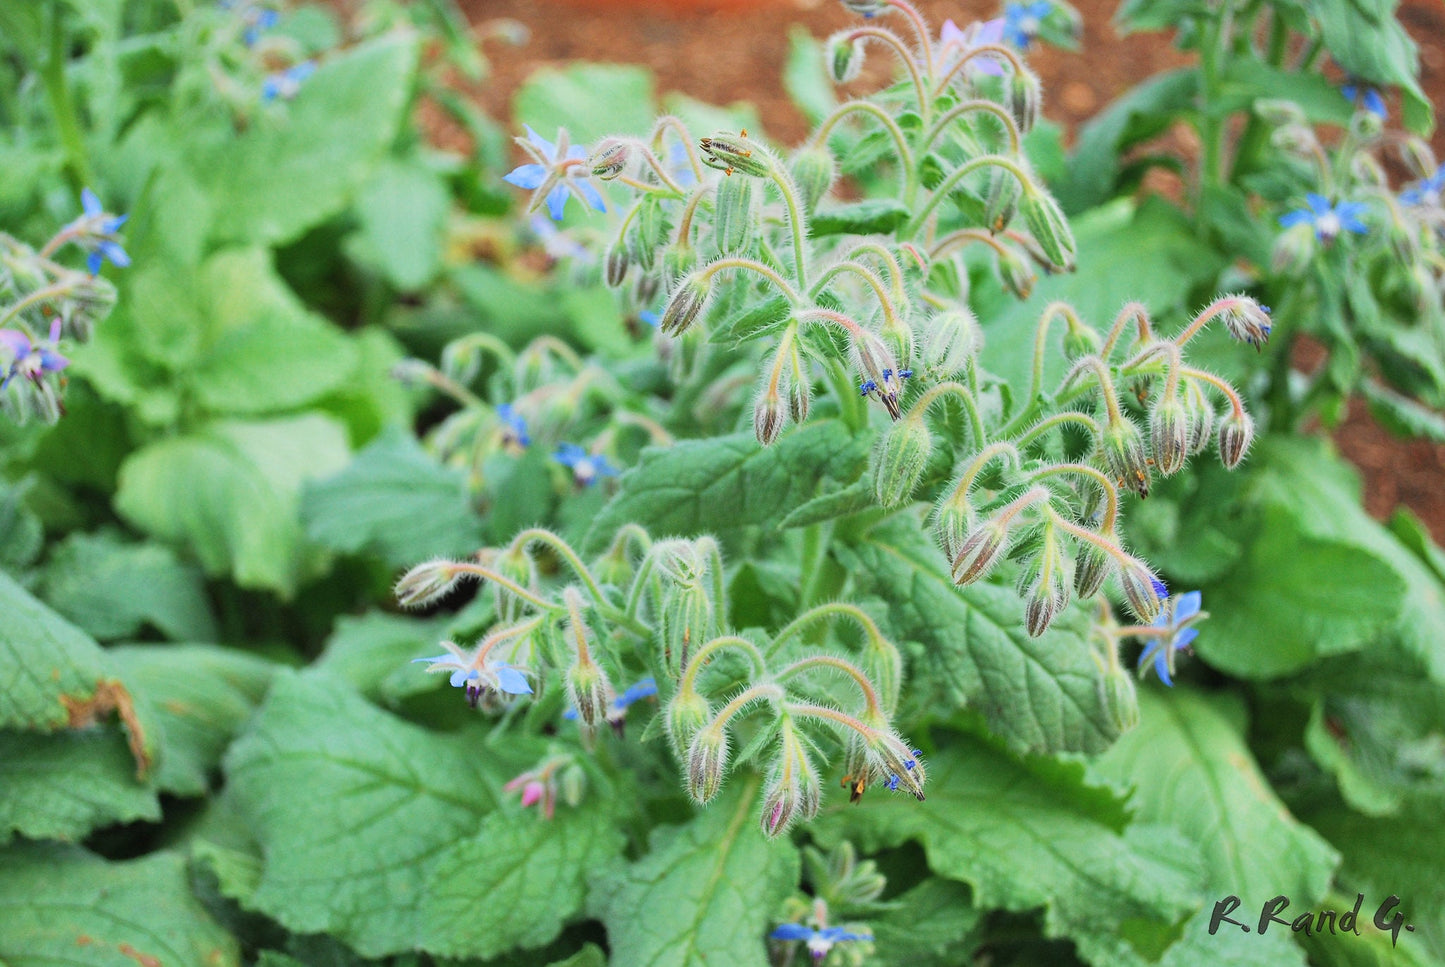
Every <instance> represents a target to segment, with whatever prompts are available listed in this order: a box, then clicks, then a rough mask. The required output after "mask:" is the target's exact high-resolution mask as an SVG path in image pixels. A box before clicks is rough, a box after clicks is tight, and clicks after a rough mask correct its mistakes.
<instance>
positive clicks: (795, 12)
mask: <svg viewBox="0 0 1445 967" xmlns="http://www.w3.org/2000/svg"><path fill="white" fill-rule="evenodd" d="M916 2H917V3H918V6H919V7H920V8H921V9H922V10H923V12H924V14H925V15H926V16H927V17H928V18H929V20H930V21H931V22H932V23H934V24H935V25H937V24H940V23H942V22H943V20H945V19H948V18H951V19H953V20H954V21H955V22H956V23H958V24H960V25H963V24H965V23H967V22H969V21H972V20H979V19H985V18H987V17H989V16H993V15H994V14H995V13H996V11H997V9H998V4H995V3H977V2H968V3H960V2H943V0H916ZM461 3H462V5H463V7H464V9H465V10H466V12H467V15H468V17H469V18H470V19H471V20H472V22H473V23H479V22H481V21H485V20H491V19H494V18H499V17H509V18H513V19H516V20H518V21H520V22H521V23H523V24H524V25H525V26H526V27H527V28H528V31H529V32H530V39H529V40H528V42H527V43H526V44H524V45H522V46H520V47H507V46H504V45H501V44H496V43H490V44H488V46H487V54H488V57H489V59H490V61H491V74H490V76H489V78H488V80H487V82H486V84H485V86H484V87H482V88H480V89H479V90H478V92H477V96H478V98H479V100H480V101H481V102H482V103H483V105H484V106H485V107H486V108H487V109H488V111H489V112H490V113H491V114H492V116H494V117H497V118H502V119H508V118H509V105H510V101H511V96H512V93H513V92H514V91H515V90H516V88H517V86H518V85H519V84H520V83H521V82H522V81H523V80H524V79H525V78H526V77H527V76H528V75H529V74H531V72H532V71H534V70H536V69H537V68H539V67H543V66H547V65H552V66H560V65H562V64H565V63H566V62H567V61H570V60H590V61H604V62H617V63H637V64H644V65H646V66H648V67H650V68H651V69H652V70H653V71H654V72H655V73H656V75H657V78H658V87H659V89H660V90H664V91H666V90H676V91H682V92H684V93H686V94H689V95H691V96H693V97H696V98H699V99H701V100H704V101H708V102H710V103H715V104H727V103H730V102H733V101H740V100H741V101H748V102H751V103H752V104H753V105H755V106H756V107H757V110H758V113H759V116H760V117H761V118H762V121H763V126H764V128H765V129H766V131H767V133H768V136H769V137H770V138H772V139H774V140H775V141H777V142H779V143H782V144H792V143H795V142H797V141H798V140H800V139H801V138H802V137H803V136H804V135H805V134H806V133H807V126H806V123H805V121H804V120H803V117H802V115H801V114H800V113H799V112H798V110H797V109H796V108H795V107H794V106H793V104H792V102H791V101H790V100H789V99H788V96H787V94H786V93H785V92H784V90H783V87H782V83H781V78H782V68H783V61H784V58H785V57H786V55H787V50H788V39H787V38H788V31H789V29H790V28H791V27H792V25H794V24H800V25H802V26H803V27H805V28H806V29H807V30H808V31H809V32H810V33H812V34H813V35H814V36H816V37H825V36H827V35H828V34H829V33H831V32H832V31H834V30H837V29H839V28H841V27H843V26H845V25H847V24H849V23H851V22H854V19H855V18H854V17H853V15H851V14H849V13H847V12H846V11H845V10H844V9H843V8H842V6H841V4H839V3H838V2H837V0H461ZM1075 6H1076V7H1077V8H1078V9H1079V12H1080V13H1081V14H1082V15H1083V18H1084V36H1083V44H1082V49H1081V50H1080V51H1079V52H1070V51H1064V50H1056V49H1049V48H1041V49H1037V50H1036V51H1035V52H1033V53H1032V54H1031V56H1030V62H1031V63H1032V65H1033V66H1034V68H1035V69H1036V70H1037V71H1038V72H1039V74H1040V76H1041V77H1042V78H1043V81H1044V88H1045V92H1046V95H1045V105H1044V113H1045V115H1047V116H1048V117H1049V118H1051V119H1053V120H1054V121H1056V122H1058V123H1060V124H1062V125H1064V127H1065V131H1066V134H1071V132H1072V131H1073V130H1074V128H1075V127H1076V126H1077V125H1078V124H1079V123H1081V122H1083V121H1086V120H1088V118H1089V117H1091V116H1092V115H1093V114H1095V113H1096V112H1097V111H1099V110H1100V109H1101V108H1103V107H1104V106H1105V105H1107V104H1108V103H1109V102H1110V101H1111V100H1113V99H1114V98H1116V97H1118V96H1119V95H1120V94H1122V93H1123V92H1124V91H1126V90H1127V89H1128V88H1129V87H1131V86H1132V85H1133V84H1135V83H1137V82H1138V81H1139V80H1140V79H1142V78H1144V77H1147V76H1149V75H1151V74H1154V73H1156V72H1158V71H1161V70H1167V69H1169V68H1171V67H1176V66H1179V65H1181V64H1185V63H1188V58H1187V55H1185V54H1182V53H1181V52H1179V51H1178V50H1175V49H1174V48H1173V47H1172V46H1171V45H1170V44H1169V42H1168V39H1167V37H1166V36H1165V35H1163V34H1133V35H1129V36H1120V35H1119V34H1118V32H1116V31H1115V29H1114V27H1113V24H1112V16H1113V13H1114V10H1115V9H1116V8H1117V6H1118V4H1117V0H1102V2H1101V0H1076V2H1075ZM1401 19H1402V21H1403V22H1404V23H1405V25H1406V27H1407V29H1409V31H1410V33H1411V34H1412V36H1413V37H1414V38H1415V40H1416V41H1417V42H1418V43H1419V44H1420V58H1421V63H1422V68H1423V80H1424V85H1425V90H1426V93H1427V94H1428V95H1429V96H1430V99H1431V101H1432V102H1433V103H1434V104H1435V105H1437V107H1438V106H1440V105H1445V4H1442V3H1440V2H1439V0H1409V2H1406V3H1405V4H1403V7H1402V13H1401ZM870 61H871V62H872V63H871V64H870V65H869V66H870V68H871V69H873V70H875V71H876V70H888V69H890V68H891V65H890V64H889V63H888V62H887V59H886V58H883V57H874V58H870ZM877 79H878V78H876V77H875V78H868V77H865V78H863V79H861V80H860V81H857V82H855V84H856V85H857V87H858V90H859V92H860V93H861V92H866V91H867V90H870V89H871V86H872V85H874V84H876V80H877ZM520 123H521V119H515V120H514V121H513V126H514V127H519V126H520ZM1434 145H1435V150H1436V152H1437V154H1439V155H1441V156H1442V157H1445V129H1439V130H1437V131H1436V133H1435V137H1434ZM1186 147H1187V145H1186ZM1165 190H1167V186H1166V187H1165ZM1334 439H1335V442H1336V444H1337V445H1338V446H1339V448H1340V450H1341V452H1342V453H1343V454H1344V455H1345V456H1346V457H1348V458H1349V459H1350V460H1351V461H1353V462H1354V464H1355V465H1356V466H1357V467H1359V469H1360V471H1361V473H1362V474H1363V476H1364V481H1365V506H1366V507H1367V508H1368V510H1369V511H1370V513H1371V514H1373V515H1375V516H1376V517H1379V518H1382V519H1383V518H1386V517H1388V516H1389V515H1390V514H1391V513H1392V512H1393V511H1394V509H1395V508H1396V507H1397V506H1400V505H1404V506H1407V507H1409V508H1410V509H1412V510H1413V511H1414V512H1415V513H1416V514H1418V515H1419V516H1420V517H1421V518H1423V519H1424V520H1425V522H1426V524H1427V525H1428V526H1429V528H1430V530H1431V532H1432V533H1433V534H1434V537H1435V540H1436V541H1437V542H1441V543H1445V445H1436V444H1430V443H1426V442H1422V441H1401V440H1397V439H1394V438H1393V437H1391V436H1390V435H1389V434H1388V433H1386V432H1385V431H1384V430H1383V429H1382V428H1381V427H1380V426H1379V425H1378V424H1377V423H1375V421H1374V420H1372V419H1371V418H1370V416H1369V414H1368V413H1367V412H1366V411H1365V408H1364V406H1363V405H1361V404H1359V403H1356V404H1355V405H1352V406H1351V407H1350V410H1349V415H1348V417H1347V418H1346V419H1345V421H1344V422H1343V424H1342V425H1341V426H1340V427H1338V428H1337V429H1336V431H1335V433H1334Z"/></svg>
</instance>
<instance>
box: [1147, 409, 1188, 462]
mask: <svg viewBox="0 0 1445 967" xmlns="http://www.w3.org/2000/svg"><path fill="white" fill-rule="evenodd" d="M1190 437H1191V433H1190V429H1189V410H1188V409H1186V408H1185V406H1184V403H1183V402H1182V401H1181V400H1180V399H1179V398H1178V397H1177V396H1170V397H1165V398H1164V399H1162V400H1160V401H1159V403H1158V405H1156V406H1155V407H1154V412H1153V413H1151V414H1149V443H1150V445H1151V447H1152V449H1153V451H1154V466H1156V467H1158V468H1159V472H1160V473H1161V474H1163V475H1164V476H1166V477H1168V476H1170V475H1172V474H1176V473H1178V472H1179V471H1180V470H1181V469H1183V467H1184V461H1185V459H1186V458H1187V457H1188V456H1189V442H1190Z"/></svg>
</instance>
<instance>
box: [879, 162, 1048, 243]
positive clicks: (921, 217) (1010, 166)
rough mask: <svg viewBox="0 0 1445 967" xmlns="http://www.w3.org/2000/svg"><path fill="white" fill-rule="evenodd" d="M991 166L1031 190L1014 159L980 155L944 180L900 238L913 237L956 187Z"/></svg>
mask: <svg viewBox="0 0 1445 967" xmlns="http://www.w3.org/2000/svg"><path fill="white" fill-rule="evenodd" d="M989 165H992V166H994V167H996V168H1003V169H1004V170H1005V171H1007V172H1009V173H1010V174H1012V175H1013V176H1014V177H1015V178H1017V179H1018V181H1019V184H1020V185H1022V186H1023V188H1024V190H1025V191H1029V190H1030V188H1031V182H1030V179H1029V175H1028V172H1027V171H1025V170H1024V168H1023V166H1022V165H1020V164H1019V163H1018V162H1016V161H1015V160H1013V159H1012V158H1006V157H1004V156H1003V155H1001V154H984V155H979V156H978V157H977V158H973V159H972V160H969V161H966V162H964V163H963V164H961V165H959V166H958V167H957V168H955V169H953V171H952V172H951V173H950V174H949V175H948V177H947V178H945V179H943V182H942V183H941V184H940V185H939V186H938V187H937V188H935V189H934V190H933V192H932V193H931V194H930V195H929V196H928V201H926V202H924V203H923V207H922V208H920V209H919V210H918V211H917V212H916V213H915V214H914V215H913V217H912V218H910V219H909V220H908V223H907V224H906V225H904V226H903V228H902V229H901V230H900V231H899V233H898V234H899V236H900V237H903V238H908V237H911V236H912V235H913V233H914V232H916V231H918V228H919V226H921V225H922V224H923V223H924V222H925V221H927V220H928V217H929V216H930V215H931V214H933V209H935V208H937V207H938V203H939V202H941V201H942V200H943V199H944V198H946V197H947V196H948V193H949V192H950V191H952V190H953V186H954V185H956V184H958V183H959V182H960V181H961V180H963V179H964V178H965V177H967V176H968V175H970V174H972V173H973V172H974V171H977V170H978V169H979V168H984V167H987V166H989Z"/></svg>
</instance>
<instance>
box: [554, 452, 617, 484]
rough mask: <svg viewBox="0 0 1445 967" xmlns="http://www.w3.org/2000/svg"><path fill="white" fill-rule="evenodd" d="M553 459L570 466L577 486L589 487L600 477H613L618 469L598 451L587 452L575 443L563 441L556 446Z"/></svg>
mask: <svg viewBox="0 0 1445 967" xmlns="http://www.w3.org/2000/svg"><path fill="white" fill-rule="evenodd" d="M553 457H554V459H555V460H556V461H557V462H558V463H560V464H562V466H564V467H571V468H572V476H573V478H574V479H575V480H576V481H577V484H578V486H581V487H590V486H592V485H593V484H594V483H596V482H597V480H598V478H600V477H615V476H617V474H618V470H617V468H616V467H614V466H613V465H612V464H611V463H609V462H608V461H607V458H606V457H604V456H603V455H602V454H600V453H588V452H587V451H586V450H584V449H582V448H581V447H579V446H578V445H577V444H575V443H564V444H562V445H561V446H560V447H558V448H557V452H556V453H555V454H554V455H553Z"/></svg>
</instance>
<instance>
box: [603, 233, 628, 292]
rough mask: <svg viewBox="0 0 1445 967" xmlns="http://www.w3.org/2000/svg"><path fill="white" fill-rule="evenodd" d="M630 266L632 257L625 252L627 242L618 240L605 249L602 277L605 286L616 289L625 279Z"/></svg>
mask: <svg viewBox="0 0 1445 967" xmlns="http://www.w3.org/2000/svg"><path fill="white" fill-rule="evenodd" d="M631 264H632V257H631V256H630V255H629V254H628V252H627V241H626V240H625V239H621V238H619V239H618V240H617V241H615V242H613V243H612V244H611V245H610V246H609V247H608V249H607V258H606V259H605V260H604V261H603V277H604V278H605V279H606V280H607V284H608V285H609V286H611V287H612V288H614V289H616V288H618V287H619V286H621V285H622V283H623V282H624V281H626V279H627V267H628V266H629V265H631Z"/></svg>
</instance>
